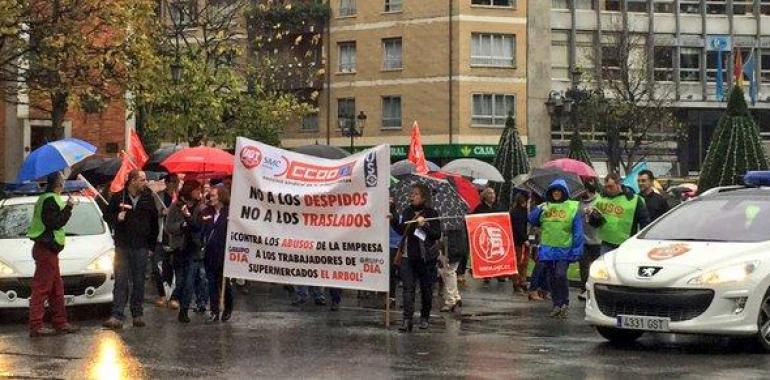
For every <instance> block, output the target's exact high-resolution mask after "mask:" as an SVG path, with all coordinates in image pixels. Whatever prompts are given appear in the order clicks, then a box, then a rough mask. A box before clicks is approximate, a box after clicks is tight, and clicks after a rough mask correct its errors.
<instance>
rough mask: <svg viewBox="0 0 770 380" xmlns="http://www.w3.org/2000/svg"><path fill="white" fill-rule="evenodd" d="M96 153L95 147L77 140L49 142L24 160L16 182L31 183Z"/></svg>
mask: <svg viewBox="0 0 770 380" xmlns="http://www.w3.org/2000/svg"><path fill="white" fill-rule="evenodd" d="M94 153H96V147H95V146H93V145H91V144H89V143H87V142H85V141H83V140H78V139H72V138H70V139H64V140H59V141H54V142H50V143H48V144H45V145H43V146H41V147H40V148H37V149H35V150H34V151H33V152H32V153H30V155H29V157H27V159H26V160H24V164H22V166H21V170H20V171H19V175H18V176H17V177H16V182H24V181H32V180H35V179H38V178H41V177H45V176H47V175H48V174H51V173H55V172H58V171H61V170H64V169H66V168H68V167H70V166H72V165H74V164H76V163H78V162H80V161H82V160H83V159H84V158H86V157H88V156H90V155H92V154H94Z"/></svg>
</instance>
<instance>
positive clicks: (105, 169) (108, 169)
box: [83, 157, 123, 186]
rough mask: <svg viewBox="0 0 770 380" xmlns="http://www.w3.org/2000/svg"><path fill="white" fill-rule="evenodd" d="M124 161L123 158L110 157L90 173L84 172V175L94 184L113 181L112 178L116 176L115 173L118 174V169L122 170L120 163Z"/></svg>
mask: <svg viewBox="0 0 770 380" xmlns="http://www.w3.org/2000/svg"><path fill="white" fill-rule="evenodd" d="M122 163H123V159H122V158H119V157H115V158H110V159H108V160H107V161H105V162H104V163H102V165H100V166H99V167H98V168H96V169H94V170H91V171H89V172H88V173H83V177H86V179H87V180H88V181H89V182H91V184H92V185H94V186H97V185H102V184H105V183H110V182H112V179H113V178H115V174H118V170H120V165H121V164H122Z"/></svg>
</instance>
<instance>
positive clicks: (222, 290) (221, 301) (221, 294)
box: [219, 268, 227, 315]
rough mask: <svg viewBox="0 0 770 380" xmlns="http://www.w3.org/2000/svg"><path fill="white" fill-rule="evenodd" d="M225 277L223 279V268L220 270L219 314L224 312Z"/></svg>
mask: <svg viewBox="0 0 770 380" xmlns="http://www.w3.org/2000/svg"><path fill="white" fill-rule="evenodd" d="M225 281H227V277H225V271H224V268H223V270H222V285H221V286H219V313H220V315H221V313H224V311H225V286H227V283H225Z"/></svg>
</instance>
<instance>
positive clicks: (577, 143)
mask: <svg viewBox="0 0 770 380" xmlns="http://www.w3.org/2000/svg"><path fill="white" fill-rule="evenodd" d="M567 158H571V159H573V160H578V161H582V162H585V163H586V164H587V165H588V166H590V167H594V165H593V164H592V163H591V156H589V155H588V151H586V148H585V147H584V146H583V138H582V137H581V136H580V132H578V131H577V130H576V131H575V132H572V137H571V138H570V140H569V153H568V154H567Z"/></svg>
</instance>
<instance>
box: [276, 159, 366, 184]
mask: <svg viewBox="0 0 770 380" xmlns="http://www.w3.org/2000/svg"><path fill="white" fill-rule="evenodd" d="M353 164H354V163H353V162H351V163H348V164H344V165H340V166H321V165H313V164H308V163H305V162H299V161H292V162H291V163H290V164H289V169H288V170H287V171H286V179H291V180H295V181H301V182H311V183H329V182H336V181H339V180H342V179H346V178H350V177H351V176H352V175H353Z"/></svg>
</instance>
